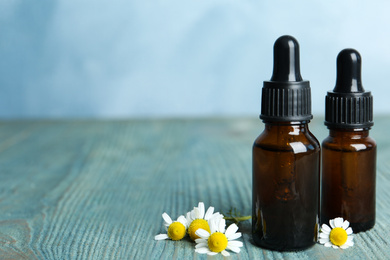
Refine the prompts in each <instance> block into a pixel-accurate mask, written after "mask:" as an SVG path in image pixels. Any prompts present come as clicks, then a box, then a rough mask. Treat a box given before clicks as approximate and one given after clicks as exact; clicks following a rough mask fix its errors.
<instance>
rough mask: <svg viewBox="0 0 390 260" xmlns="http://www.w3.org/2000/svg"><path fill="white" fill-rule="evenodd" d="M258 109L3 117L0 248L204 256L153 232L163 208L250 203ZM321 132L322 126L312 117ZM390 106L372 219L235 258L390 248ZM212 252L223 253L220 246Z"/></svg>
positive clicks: (24, 255) (10, 252)
mask: <svg viewBox="0 0 390 260" xmlns="http://www.w3.org/2000/svg"><path fill="white" fill-rule="evenodd" d="M262 129H263V124H262V123H261V121H260V120H258V119H257V118H225V119H218V118H215V119H193V120H179V119H177V120H124V121H119V120H117V121H115V120H114V121H85V120H82V121H77V120H75V121H3V122H1V123H0V259H206V258H207V256H205V255H199V254H195V252H194V244H193V243H191V242H190V241H189V240H187V239H184V240H182V241H177V242H174V241H166V240H163V241H155V240H154V236H155V235H157V234H159V233H162V232H164V229H163V228H162V223H163V220H162V218H161V214H162V213H163V212H167V213H168V214H169V215H170V216H172V217H174V218H176V217H178V216H179V215H180V214H184V213H186V212H187V211H188V210H190V209H192V208H193V207H194V206H196V205H197V203H198V202H199V201H203V202H205V204H206V207H208V206H210V205H212V206H214V207H215V208H216V210H218V211H220V212H227V211H228V210H229V209H230V208H231V207H235V208H236V209H237V210H238V211H240V212H241V213H242V214H243V215H250V214H251V190H252V188H251V185H252V183H251V182H252V175H251V160H252V159H251V156H252V155H251V147H252V143H253V141H254V139H255V138H256V136H257V135H258V134H259V133H260V132H261V131H262ZM310 129H311V130H312V132H313V133H314V134H315V135H316V136H317V138H318V139H319V140H322V139H323V138H325V136H326V135H327V129H326V128H325V126H324V125H323V123H322V119H321V118H319V119H318V118H315V120H313V121H312V122H311V124H310ZM389 129H390V117H389V116H387V117H386V116H383V117H380V116H376V117H375V125H374V127H373V130H372V131H371V136H372V137H374V138H375V139H376V141H377V143H378V167H377V168H378V171H377V205H376V206H377V223H376V225H375V228H374V229H373V230H370V231H369V232H365V233H361V234H357V235H355V246H353V247H352V248H349V249H347V250H341V249H340V250H335V249H332V248H325V247H324V246H322V245H319V244H317V245H315V246H314V247H312V248H310V249H308V250H305V251H301V252H290V253H279V252H273V251H268V250H264V249H261V248H258V247H256V246H254V245H253V244H252V241H251V235H250V226H251V224H250V223H251V222H250V220H249V221H245V222H242V223H241V224H240V225H239V226H240V231H241V232H243V237H242V238H241V239H239V240H241V241H243V243H244V247H243V248H242V251H241V253H240V254H234V253H232V256H231V259H282V258H284V259H390V244H389V243H390V235H389V234H390V199H389V198H390V160H389V159H390V138H389ZM211 259H222V256H217V257H215V258H211Z"/></svg>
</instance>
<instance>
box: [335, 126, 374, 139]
mask: <svg viewBox="0 0 390 260" xmlns="http://www.w3.org/2000/svg"><path fill="white" fill-rule="evenodd" d="M369 130H370V128H356V129H353V128H352V129H348V128H329V136H331V137H344V138H345V137H347V138H348V137H349V138H352V139H356V138H363V137H368V135H369Z"/></svg>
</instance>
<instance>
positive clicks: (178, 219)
mask: <svg viewBox="0 0 390 260" xmlns="http://www.w3.org/2000/svg"><path fill="white" fill-rule="evenodd" d="M177 221H179V222H180V223H182V224H183V226H184V227H185V228H186V229H187V227H188V222H187V219H186V218H185V217H184V216H183V215H181V216H180V217H178V218H177Z"/></svg>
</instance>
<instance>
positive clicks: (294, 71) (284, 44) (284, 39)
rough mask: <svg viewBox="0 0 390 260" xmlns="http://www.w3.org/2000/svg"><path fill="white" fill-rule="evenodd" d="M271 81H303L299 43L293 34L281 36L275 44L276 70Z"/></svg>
mask: <svg viewBox="0 0 390 260" xmlns="http://www.w3.org/2000/svg"><path fill="white" fill-rule="evenodd" d="M271 81H277V82H286V81H288V82H297V81H302V77H301V72H300V68H299V44H298V41H297V40H296V39H295V38H294V37H292V36H289V35H285V36H281V37H279V38H278V39H277V40H276V42H275V44H274V70H273V74H272V77H271Z"/></svg>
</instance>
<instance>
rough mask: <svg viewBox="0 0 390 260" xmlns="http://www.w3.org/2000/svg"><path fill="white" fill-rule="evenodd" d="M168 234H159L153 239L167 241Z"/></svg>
mask: <svg viewBox="0 0 390 260" xmlns="http://www.w3.org/2000/svg"><path fill="white" fill-rule="evenodd" d="M168 238H169V237H168V234H159V235H157V236H155V237H154V239H155V240H164V239H168Z"/></svg>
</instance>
